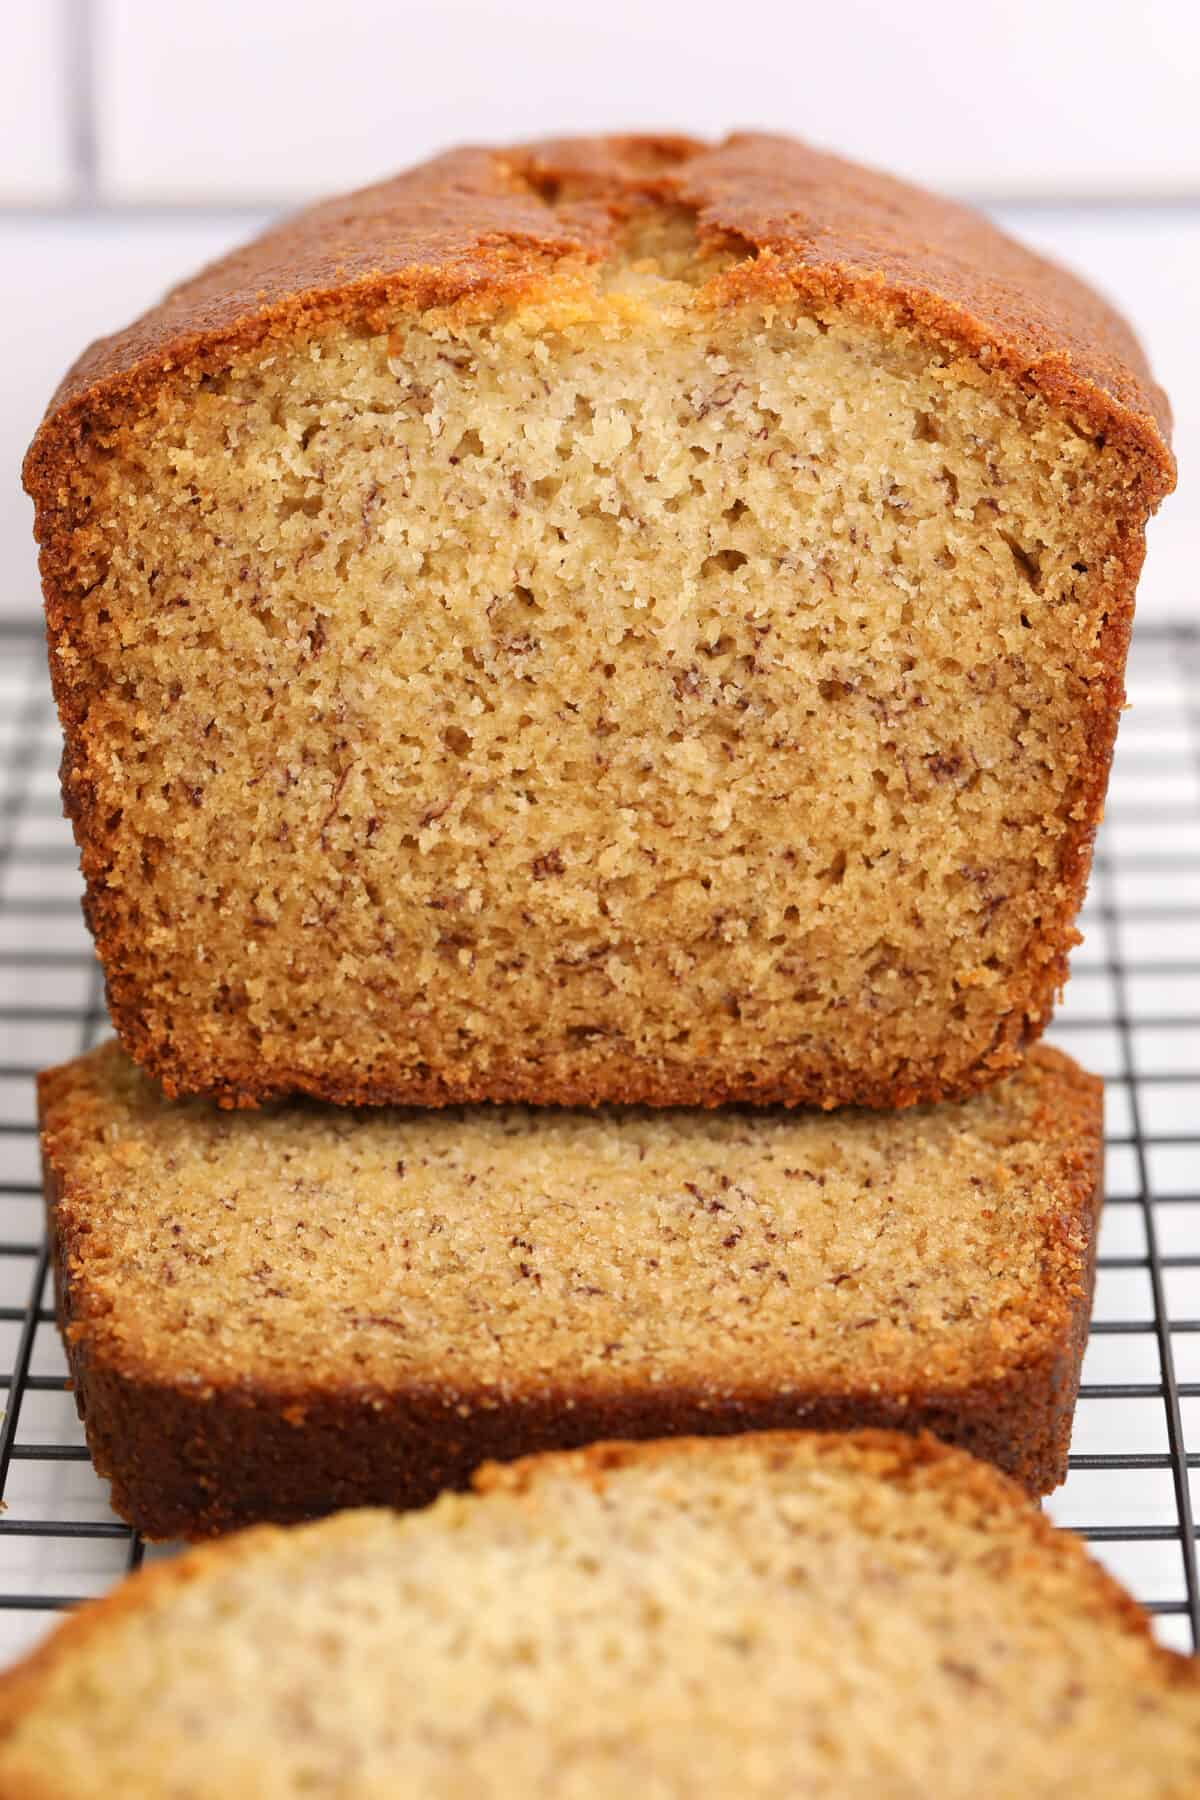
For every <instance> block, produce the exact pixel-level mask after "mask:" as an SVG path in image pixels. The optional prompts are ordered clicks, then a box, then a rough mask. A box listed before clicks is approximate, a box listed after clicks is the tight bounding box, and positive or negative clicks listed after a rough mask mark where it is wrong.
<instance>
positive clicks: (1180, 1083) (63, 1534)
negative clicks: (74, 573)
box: [0, 628, 1200, 1664]
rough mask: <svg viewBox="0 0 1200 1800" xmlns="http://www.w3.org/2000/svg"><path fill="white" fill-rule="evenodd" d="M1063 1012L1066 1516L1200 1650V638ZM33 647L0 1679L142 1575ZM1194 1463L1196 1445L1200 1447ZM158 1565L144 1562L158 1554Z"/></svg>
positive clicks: (1177, 644)
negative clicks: (1070, 1343)
mask: <svg viewBox="0 0 1200 1800" xmlns="http://www.w3.org/2000/svg"><path fill="white" fill-rule="evenodd" d="M1129 689H1130V698H1131V700H1132V702H1133V709H1132V711H1131V712H1130V714H1129V715H1128V717H1127V719H1126V722H1125V725H1124V727H1123V730H1122V737H1121V747H1120V750H1119V753H1118V757H1117V763H1116V767H1115V770H1114V774H1113V783H1112V788H1111V791H1110V801H1109V811H1108V817H1107V819H1106V821H1105V825H1104V828H1103V831H1102V833H1101V839H1100V842H1099V844H1098V846H1097V856H1096V863H1095V872H1094V875H1093V879H1092V886H1091V892H1090V894H1089V898H1088V904H1087V907H1086V910H1085V914H1084V917H1083V919H1082V921H1081V925H1082V929H1083V931H1084V943H1083V945H1082V946H1081V947H1080V949H1079V950H1078V951H1077V953H1076V956H1075V959H1074V967H1073V975H1072V980H1071V984H1070V987H1069V989H1068V993H1067V1000H1066V1003H1065V1005H1064V1006H1063V1008H1062V1009H1061V1011H1060V1013H1059V1016H1058V1018H1057V1020H1056V1022H1055V1026H1054V1031H1053V1035H1054V1037H1055V1038H1057V1040H1058V1041H1059V1042H1060V1043H1062V1044H1063V1045H1064V1046H1065V1047H1066V1048H1067V1049H1069V1050H1070V1051H1072V1053H1073V1054H1075V1055H1077V1056H1078V1057H1079V1059H1080V1060H1081V1061H1082V1062H1083V1063H1084V1064H1085V1065H1086V1066H1087V1067H1089V1068H1092V1069H1094V1070H1096V1071H1097V1072H1098V1073H1100V1074H1103V1075H1104V1076H1105V1077H1106V1079H1107V1084H1108V1088H1107V1132H1108V1194H1109V1198H1108V1204H1107V1206H1106V1209H1105V1217H1104V1224H1103V1228H1102V1232H1101V1243H1100V1251H1101V1254H1100V1263H1099V1275H1098V1281H1097V1292H1096V1305H1095V1313H1094V1320H1093V1325H1092V1335H1091V1338H1090V1341H1089V1345H1088V1353H1087V1358H1086V1362H1085V1365H1084V1385H1083V1389H1082V1393H1081V1396H1080V1404H1079V1410H1078V1413H1077V1415H1076V1424H1075V1435H1074V1440H1073V1452H1072V1457H1071V1472H1070V1476H1069V1478H1068V1480H1067V1482H1066V1484H1065V1486H1064V1487H1062V1488H1061V1489H1060V1490H1059V1492H1058V1493H1057V1494H1056V1495H1054V1496H1053V1498H1052V1499H1051V1501H1050V1502H1049V1503H1048V1504H1049V1510H1050V1512H1051V1513H1052V1515H1053V1516H1054V1518H1055V1519H1056V1520H1057V1521H1058V1523H1060V1524H1063V1525H1067V1526H1071V1527H1073V1528H1074V1529H1076V1530H1078V1531H1081V1532H1083V1533H1084V1534H1085V1535H1086V1536H1087V1538H1088V1539H1089V1540H1090V1541H1091V1543H1092V1544H1093V1545H1094V1547H1095V1550H1096V1553H1097V1554H1098V1555H1099V1556H1100V1557H1101V1558H1102V1559H1103V1560H1104V1561H1105V1562H1107V1563H1108V1564H1109V1565H1110V1566H1111V1567H1112V1568H1113V1570H1114V1572H1115V1573H1116V1574H1117V1575H1118V1576H1120V1578H1121V1579H1123V1580H1124V1581H1125V1582H1126V1583H1127V1585H1129V1586H1130V1587H1131V1588H1132V1589H1133V1591H1134V1592H1135V1593H1136V1594H1137V1596H1138V1598H1139V1599H1141V1600H1142V1601H1143V1602H1145V1603H1146V1604H1147V1605H1148V1606H1149V1607H1150V1608H1151V1610H1152V1611H1153V1612H1154V1614H1155V1615H1156V1619H1157V1622H1158V1629H1159V1631H1160V1634H1161V1635H1162V1637H1163V1638H1164V1640H1165V1641H1167V1642H1170V1643H1173V1644H1175V1645H1176V1646H1177V1647H1178V1648H1180V1649H1192V1648H1194V1647H1200V1583H1198V1580H1197V1555H1196V1521H1197V1516H1198V1515H1200V1498H1198V1495H1197V1490H1196V1489H1195V1488H1194V1485H1193V1476H1194V1472H1195V1471H1197V1470H1200V632H1197V631H1195V630H1193V629H1186V628H1185V629H1166V628H1162V629H1159V628H1151V629H1149V630H1144V631H1141V632H1139V633H1138V634H1137V637H1136V639H1135V645H1134V652H1133V656H1132V658H1131V666H1130V676H1129ZM58 751H59V742H58V730H57V724H56V721H55V718H54V714H53V709H52V707H51V704H50V700H49V695H48V691H47V685H46V679H45V653H44V647H43V645H42V643H41V641H40V638H39V637H38V635H37V634H36V633H35V632H33V631H32V630H29V631H24V632H22V631H10V632H9V633H8V634H7V635H4V636H0V1160H2V1166H0V1208H2V1211H0V1387H2V1388H4V1389H6V1390H7V1407H6V1410H5V1412H4V1416H3V1422H2V1423H0V1497H2V1499H3V1511H2V1512H0V1664H3V1663H4V1662H6V1661H7V1660H8V1659H9V1658H10V1657H11V1656H13V1655H15V1654H17V1653H18V1651H20V1650H21V1649H22V1648H23V1647H24V1646H25V1645H26V1644H28V1643H29V1642H30V1641H32V1640H33V1639H34V1638H36V1637H38V1636H40V1635H41V1633H42V1631H43V1630H44V1629H45V1627H46V1625H47V1624H48V1623H49V1621H50V1617H51V1615H52V1614H53V1613H54V1612H55V1611H56V1610H58V1609H60V1608H61V1607H64V1606H69V1605H71V1604H73V1603H74V1602H75V1601H77V1600H79V1599H80V1598H82V1597H84V1596H87V1595H91V1594H95V1593H98V1592H101V1591H103V1589H104V1588H106V1587H107V1586H109V1585H110V1584H111V1583H112V1582H113V1581H114V1580H115V1579H116V1578H117V1577H118V1576H119V1575H120V1574H122V1573H123V1572H124V1570H125V1569H127V1568H131V1567H135V1566H136V1565H137V1564H138V1563H139V1562H140V1561H141V1559H142V1555H143V1547H142V1544H141V1541H140V1540H139V1538H138V1537H137V1536H136V1534H134V1533H131V1532H130V1531H129V1530H128V1528H127V1527H126V1526H124V1525H123V1524H121V1523H120V1521H119V1520H117V1519H116V1518H115V1517H114V1516H113V1514H112V1513H111V1512H110V1510H109V1508H108V1504H107V1494H106V1489H105V1487H104V1485H103V1484H102V1483H101V1482H100V1481H98V1480H97V1478H96V1476H95V1475H94V1473H93V1472H92V1469H91V1466H90V1463H89V1462H88V1459H87V1452H86V1450H85V1448H84V1443H83V1436H82V1432H81V1430H80V1427H79V1423H78V1421H77V1419H76V1416H75V1408H74V1402H73V1400H72V1398H71V1396H70V1394H69V1393H67V1391H66V1389H65V1386H64V1381H65V1364H64V1362H63V1357H62V1350H61V1346H60V1345H59V1342H58V1338H57V1334H56V1332H55V1330H54V1322H53V1313H52V1310H51V1295H50V1292H49V1285H48V1278H47V1267H46V1253H45V1250H44V1248H43V1244H42V1209H41V1198H40V1186H39V1179H38V1168H37V1143H36V1132H35V1126H34V1099H33V1085H32V1082H33V1076H34V1074H35V1073H36V1071H37V1070H38V1069H39V1068H40V1067H43V1066H45V1065H47V1064H49V1063H52V1062H56V1061H60V1060H62V1059H64V1058H66V1057H69V1056H72V1055H74V1054H76V1053H77V1052H78V1051H80V1050H82V1049H85V1048H86V1047H88V1046H89V1045H90V1044H91V1043H93V1042H94V1041H95V1040H96V1038H98V1037H100V1036H102V1035H104V1033H105V1030H106V1021H105V1017H104V1008H103V999H102V994H101V988H100V983H99V980H98V974H97V968H96V964H95V962H94V960H93V957H92V954H91V946H90V942H89V939H88V937H87V934H86V931H85V928H84V926H83V922H82V919H81V916H80V910H79V876H78V871H77V867H76V857H75V850H74V846H73V844H72V842H71V837H70V832H69V830H68V828H67V826H66V825H65V824H64V822H63V820H62V818H61V816H60V811H59V799H58V782H57V763H58ZM1193 1445H1194V1446H1195V1448H1191V1447H1190V1446H1193ZM164 1553H165V1552H163V1551H161V1550H158V1549H157V1548H156V1549H154V1550H153V1551H152V1552H151V1554H155V1555H158V1554H164Z"/></svg>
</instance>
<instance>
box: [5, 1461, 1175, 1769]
mask: <svg viewBox="0 0 1200 1800" xmlns="http://www.w3.org/2000/svg"><path fill="white" fill-rule="evenodd" d="M477 1486H478V1490H479V1491H478V1492H477V1493H476V1494H475V1495H473V1496H469V1497H467V1496H461V1495H453V1496H446V1497H444V1498H443V1499H441V1500H439V1501H438V1502H437V1504H436V1505H435V1506H434V1507H432V1508H431V1509H430V1510H429V1511H428V1512H425V1513H422V1514H419V1515H415V1516H414V1515H410V1516H408V1517H407V1518H397V1517H396V1516H395V1515H393V1514H389V1513H384V1512H360V1513H348V1514H344V1515H342V1516H340V1517H338V1518H335V1519H330V1520H327V1521H326V1522H324V1523H323V1524H320V1525H312V1526H308V1527H302V1528H300V1529H298V1530H293V1531H279V1530H275V1529H272V1528H271V1527H264V1528H261V1529H260V1530H257V1531H251V1532H247V1533H245V1534H244V1535H242V1536H240V1537H236V1538H233V1539H230V1540H229V1541H227V1542H226V1543H223V1544H218V1545H209V1546H206V1547H205V1548H204V1549H201V1550H195V1551H192V1552H191V1553H190V1554H189V1555H187V1556H185V1557H184V1558H183V1559H182V1560H180V1561H178V1562H174V1563H170V1564H167V1565H166V1566H164V1567H160V1568H158V1569H155V1570H153V1571H152V1572H146V1573H142V1574H140V1575H136V1576H134V1577H133V1578H132V1579H131V1580H129V1581H127V1582H126V1583H125V1585H124V1586H123V1587H121V1588H120V1589H118V1591H117V1592H116V1594H115V1595H113V1596H110V1597H109V1598H108V1599H107V1600H103V1601H100V1602H99V1603H98V1604H95V1605H93V1606H91V1607H89V1608H87V1609H86V1610H85V1611H84V1612H83V1613H82V1614H80V1615H79V1616H78V1617H76V1618H74V1619H72V1620H70V1621H69V1622H68V1623H67V1624H65V1625H63V1626H61V1627H60V1628H59V1630H58V1632H57V1633H56V1635H55V1636H54V1637H53V1638H51V1640H50V1642H49V1643H48V1645H47V1646H46V1647H45V1648H44V1649H43V1650H41V1651H40V1652H39V1653H37V1654H35V1656H34V1657H33V1658H32V1659H31V1660H30V1661H29V1662H27V1663H26V1664H25V1665H24V1666H23V1667H21V1668H18V1669H17V1670H16V1671H15V1673H13V1674H10V1675H9V1676H8V1677H7V1678H6V1679H5V1680H4V1681H3V1682H2V1683H0V1795H2V1796H3V1800H18V1797H19V1800H88V1797H89V1796H96V1797H97V1800H99V1797H101V1796H103V1800H109V1797H110V1796H112V1795H114V1794H119V1795H135V1794H136V1795H144V1796H151V1795H164V1796H165V1795H168V1794H169V1795H171V1796H172V1797H173V1800H203V1797H206V1796H214V1797H215V1796H221V1797H222V1800H224V1797H225V1796H230V1795H254V1796H256V1800H284V1797H285V1796H286V1797H291V1796H299V1795H305V1796H312V1795H325V1796H329V1797H330V1800H333V1797H334V1796H337V1797H338V1800H394V1797H395V1796H396V1795H399V1794H404V1795H411V1796H413V1797H414V1800H416V1797H425V1796H429V1797H432V1796H439V1797H444V1800H450V1797H451V1796H453V1797H455V1800H463V1797H465V1796H468V1795H470V1796H476V1795H485V1796H486V1795H492V1796H513V1800H516V1797H517V1796H521V1797H522V1800H525V1797H527V1796H530V1795H535V1794H546V1795H550V1794H553V1795H559V1796H563V1797H564V1800H571V1797H574V1800H606V1797H609V1796H611V1797H612V1800H626V1797H627V1796H628V1795H631V1794H636V1795H653V1796H656V1797H658V1796H661V1797H662V1800H685V1797H689V1800H690V1796H693V1795H712V1796H722V1797H723V1800H728V1797H730V1796H734V1795H762V1796H767V1795H770V1796H772V1797H778V1796H780V1795H790V1794H797V1795H799V1794H803V1795H806V1796H814V1797H823V1800H878V1797H879V1796H886V1800H929V1797H930V1796H937V1800H986V1797H992V1800H1015V1797H1016V1796H1018V1795H1020V1796H1022V1800H1031V1797H1035V1796H1036V1797H1040V1800H1051V1797H1053V1800H1062V1797H1063V1796H1066V1795H1079V1796H1082V1795H1089V1796H1105V1797H1106V1800H1107V1797H1109V1796H1111V1797H1113V1800H1116V1796H1120V1800H1168V1797H1178V1800H1184V1797H1185V1796H1186V1797H1187V1800H1194V1796H1195V1795H1196V1794H1197V1793H1198V1792H1200V1680H1198V1678H1197V1672H1196V1667H1195V1665H1194V1663H1192V1662H1191V1661H1189V1660H1187V1659H1185V1658H1183V1657H1181V1656H1177V1655H1174V1654H1172V1653H1171V1652H1169V1651H1166V1650H1162V1649H1159V1648H1158V1647H1156V1646H1155V1644H1154V1643H1153V1641H1152V1639H1151V1636H1150V1632H1149V1629H1148V1623H1147V1620H1146V1619H1145V1617H1144V1615H1143V1614H1142V1613H1141V1611H1140V1609H1139V1608H1138V1607H1136V1606H1135V1605H1134V1604H1133V1602H1132V1601H1131V1600H1130V1599H1129V1597H1128V1596H1127V1595H1126V1594H1125V1593H1124V1592H1123V1591H1122V1590H1121V1589H1120V1588H1118V1587H1117V1586H1116V1585H1115V1583H1114V1582H1112V1581H1111V1580H1110V1579H1109V1578H1108V1576H1106V1575H1105V1574H1104V1573H1103V1572H1102V1571H1101V1570H1100V1569H1099V1568H1098V1567H1097V1566H1096V1564H1094V1563H1093V1562H1092V1561H1091V1559H1090V1558H1089V1557H1088V1555H1087V1553H1086V1551H1085V1550H1084V1549H1083V1547H1082V1545H1081V1544H1080V1543H1079V1542H1078V1540H1076V1539H1075V1538H1073V1537H1071V1536H1070V1535H1069V1534H1067V1533H1064V1532H1055V1531H1054V1530H1053V1528H1052V1527H1051V1526H1050V1525H1048V1524H1047V1523H1046V1521H1045V1520H1044V1519H1043V1518H1042V1517H1041V1516H1040V1515H1039V1514H1038V1512H1037V1511H1036V1510H1035V1508H1034V1507H1033V1506H1031V1505H1030V1504H1029V1502H1028V1501H1027V1500H1026V1499H1025V1498H1024V1497H1023V1496H1022V1495H1021V1494H1020V1493H1019V1491H1018V1490H1017V1489H1016V1488H1015V1487H1014V1486H1013V1485H1012V1484H1011V1483H1010V1482H1008V1481H1006V1480H1005V1479H1004V1478H1003V1477H1001V1476H999V1475H997V1474H996V1473H995V1471H994V1470H991V1469H987V1468H985V1467H983V1465H981V1464H979V1463H977V1462H974V1461H972V1460H971V1458H969V1457H967V1456H964V1455H963V1454H962V1453H961V1452H958V1451H951V1450H947V1449H945V1448H943V1447H942V1446H940V1445H937V1444H935V1443H934V1442H933V1441H932V1440H929V1439H924V1440H912V1439H908V1438H903V1437H900V1436H897V1435H894V1434H892V1433H885V1432H864V1433H861V1434H856V1435H854V1436H830V1437H823V1436H818V1435H807V1434H801V1433H797V1434H793V1433H782V1434H778V1435H763V1436H757V1437H746V1438H732V1439H726V1440H724V1441H719V1442H714V1441H712V1440H707V1441H705V1440H698V1439H694V1440H684V1441H682V1442H675V1443H671V1444H643V1445H640V1446H633V1445H620V1444H609V1445H601V1446H598V1447H594V1448H593V1449H591V1450H587V1451H581V1452H576V1453H574V1454H568V1455H559V1456H546V1457H538V1458H535V1459H533V1460H531V1461H528V1462H522V1463H518V1464H517V1465H516V1466H515V1467H509V1468H497V1467H493V1468H490V1469H488V1470H485V1471H484V1472H483V1475H482V1477H481V1479H480V1480H479V1481H478V1483H477Z"/></svg>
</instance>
